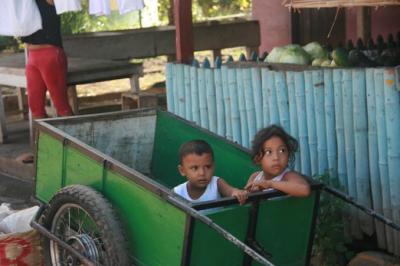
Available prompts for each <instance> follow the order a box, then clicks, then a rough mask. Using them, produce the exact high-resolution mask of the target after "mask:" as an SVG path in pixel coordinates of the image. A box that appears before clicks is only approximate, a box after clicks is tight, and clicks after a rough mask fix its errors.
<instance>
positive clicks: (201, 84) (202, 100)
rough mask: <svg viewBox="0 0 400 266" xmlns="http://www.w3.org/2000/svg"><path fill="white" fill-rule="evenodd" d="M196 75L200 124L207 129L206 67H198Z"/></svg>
mask: <svg viewBox="0 0 400 266" xmlns="http://www.w3.org/2000/svg"><path fill="white" fill-rule="evenodd" d="M197 75H198V89H199V92H198V95H199V110H200V126H201V127H203V128H207V129H208V110H207V88H206V69H205V68H203V67H200V68H198V69H197Z"/></svg>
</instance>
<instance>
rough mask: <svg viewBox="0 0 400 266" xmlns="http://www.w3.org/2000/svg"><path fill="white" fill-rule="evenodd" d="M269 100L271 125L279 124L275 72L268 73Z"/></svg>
mask: <svg viewBox="0 0 400 266" xmlns="http://www.w3.org/2000/svg"><path fill="white" fill-rule="evenodd" d="M266 78H267V95H268V96H267V99H268V106H269V122H270V124H277V125H278V124H279V109H278V99H277V96H276V89H275V72H274V71H267V75H266Z"/></svg>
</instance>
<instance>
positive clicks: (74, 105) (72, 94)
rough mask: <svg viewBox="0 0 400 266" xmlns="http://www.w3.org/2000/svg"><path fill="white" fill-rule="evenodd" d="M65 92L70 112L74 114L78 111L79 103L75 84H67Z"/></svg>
mask: <svg viewBox="0 0 400 266" xmlns="http://www.w3.org/2000/svg"><path fill="white" fill-rule="evenodd" d="M67 94H68V102H69V105H70V106H71V109H72V112H73V113H74V115H77V114H78V113H79V104H78V93H77V92H76V86H75V85H71V86H68V88H67Z"/></svg>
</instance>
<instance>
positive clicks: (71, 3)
mask: <svg viewBox="0 0 400 266" xmlns="http://www.w3.org/2000/svg"><path fill="white" fill-rule="evenodd" d="M54 5H55V7H56V12H57V14H62V13H65V12H70V11H81V10H82V5H81V0H54Z"/></svg>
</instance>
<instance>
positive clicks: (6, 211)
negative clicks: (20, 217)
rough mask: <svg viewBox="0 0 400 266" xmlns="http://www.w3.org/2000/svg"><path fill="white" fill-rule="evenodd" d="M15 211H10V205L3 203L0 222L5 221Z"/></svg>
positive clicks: (0, 208) (0, 210) (0, 206)
mask: <svg viewBox="0 0 400 266" xmlns="http://www.w3.org/2000/svg"><path fill="white" fill-rule="evenodd" d="M13 212H14V211H13V210H11V209H10V204H8V203H2V204H1V205H0V222H1V221H3V219H4V218H6V217H7V216H8V215H10V214H12V213H13Z"/></svg>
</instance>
